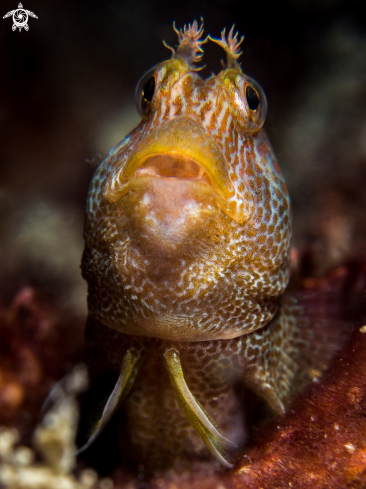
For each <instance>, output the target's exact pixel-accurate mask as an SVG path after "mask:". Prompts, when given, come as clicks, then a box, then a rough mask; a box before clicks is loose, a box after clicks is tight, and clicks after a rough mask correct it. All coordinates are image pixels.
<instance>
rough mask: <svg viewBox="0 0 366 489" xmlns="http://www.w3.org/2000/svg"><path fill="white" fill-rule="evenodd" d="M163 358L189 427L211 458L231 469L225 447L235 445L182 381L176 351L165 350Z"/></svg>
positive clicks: (171, 349) (181, 371)
mask: <svg viewBox="0 0 366 489" xmlns="http://www.w3.org/2000/svg"><path fill="white" fill-rule="evenodd" d="M163 358H164V362H165V366H166V369H167V370H168V373H169V377H170V382H171V384H172V386H173V389H174V391H175V393H176V396H177V401H178V403H179V405H180V407H181V408H182V410H183V411H184V413H185V415H186V416H187V418H188V420H189V421H190V423H191V425H192V426H193V428H194V429H195V430H196V431H197V433H198V434H199V435H200V436H201V438H202V439H203V441H204V442H205V444H206V446H207V448H208V449H209V450H210V452H211V453H212V454H213V456H214V457H215V458H216V459H217V460H218V461H219V462H221V463H222V464H223V465H225V467H228V468H231V467H233V466H232V464H230V463H229V462H228V461H227V460H226V458H225V457H226V452H225V446H233V447H236V445H235V444H234V443H232V442H231V441H230V440H228V439H227V438H225V437H224V436H223V435H222V434H221V433H220V432H219V431H218V429H217V427H216V425H215V423H214V422H213V421H212V420H211V419H210V417H209V415H208V414H207V413H206V412H205V410H204V409H203V408H202V406H201V405H200V404H199V402H198V401H197V400H196V399H195V398H194V396H193V394H192V393H191V391H190V390H189V388H188V386H187V384H186V381H185V380H184V375H183V370H182V365H181V363H180V359H179V353H178V351H177V350H176V349H174V348H166V349H165V350H164V351H163Z"/></svg>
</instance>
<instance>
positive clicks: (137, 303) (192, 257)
mask: <svg viewBox="0 0 366 489" xmlns="http://www.w3.org/2000/svg"><path fill="white" fill-rule="evenodd" d="M177 33H178V37H179V46H178V49H177V50H176V51H174V50H173V57H172V59H171V60H169V61H165V62H163V63H161V64H159V65H157V66H156V67H154V68H153V69H152V70H151V71H150V72H148V74H147V75H146V76H144V77H143V78H142V81H141V82H140V84H139V85H138V87H137V90H136V97H137V102H138V105H139V109H140V113H141V115H142V121H141V123H140V124H139V125H138V126H137V127H136V129H135V130H134V131H132V132H131V133H130V134H129V135H128V136H127V137H126V138H125V139H124V140H123V141H122V142H121V143H119V144H118V145H117V146H115V147H114V148H113V149H112V150H111V151H110V153H109V154H108V156H107V157H106V159H105V160H104V161H103V162H102V163H101V165H100V166H99V167H98V169H97V170H96V173H95V175H94V177H93V180H92V183H91V187H90V191H89V196H88V204H87V212H86V221H85V228H84V238H85V250H84V254H83V261H82V270H83V276H84V278H85V279H86V280H87V282H88V310H89V319H88V326H87V349H88V352H89V365H90V369H91V372H92V377H93V378H94V377H98V375H100V373H101V372H102V371H103V369H107V370H108V369H113V370H115V371H116V372H117V373H118V372H119V380H118V382H117V384H116V387H115V389H114V390H113V392H112V394H111V396H110V400H109V401H108V402H107V403H106V404H105V408H104V411H103V412H102V413H101V415H100V416H101V417H100V421H99V422H98V423H97V424H96V425H95V427H94V428H93V429H92V431H91V435H90V436H89V442H88V443H87V446H88V444H89V443H90V442H91V441H93V440H94V438H95V437H97V435H98V434H99V431H100V429H101V428H100V427H101V426H104V425H105V424H106V423H107V421H108V420H109V418H110V416H111V415H112V414H113V412H114V411H118V408H119V406H121V407H120V408H119V409H120V410H121V411H122V410H125V412H126V413H127V417H128V431H129V435H128V436H129V439H130V442H131V446H130V447H129V449H128V453H133V454H134V457H135V460H136V461H137V462H138V463H140V464H141V463H142V464H144V465H145V466H146V467H150V469H151V468H153V469H154V470H157V469H164V468H168V467H172V466H173V467H176V468H177V467H178V466H182V465H183V466H184V465H185V464H187V463H193V461H194V460H201V461H202V460H212V455H214V456H215V457H216V459H217V460H218V463H221V464H224V465H226V466H227V467H229V466H230V465H231V464H230V461H229V459H230V457H232V456H233V452H235V450H234V449H233V447H232V443H235V444H236V445H238V446H243V444H244V443H245V440H246V436H247V435H246V428H245V426H244V415H243V408H242V406H241V404H240V401H239V399H238V397H237V394H236V390H235V389H234V386H235V385H236V383H237V382H241V383H242V385H243V386H245V387H246V388H249V389H251V390H253V391H254V392H255V393H256V394H257V395H259V396H260V397H262V398H263V399H264V400H265V401H267V403H268V404H269V406H270V407H271V408H272V410H273V411H274V412H275V413H278V414H280V413H283V412H284V410H285V406H286V404H287V402H288V401H289V399H290V398H291V395H293V393H294V392H295V391H297V390H298V389H300V388H301V387H302V386H303V385H305V384H306V382H308V381H309V380H313V379H315V378H317V377H318V376H319V375H320V372H321V370H322V369H323V368H324V365H325V363H324V357H323V358H322V360H320V358H321V355H320V354H318V353H317V347H316V346H314V345H316V342H317V341H318V340H319V335H318V336H317V338H316V339H315V337H314V334H313V333H312V330H311V328H308V327H307V326H308V325H307V324H305V323H304V320H303V319H302V318H301V312H300V310H299V308H298V307H297V306H296V305H295V304H294V303H293V302H291V300H289V299H286V298H285V297H284V295H283V294H284V291H285V289H286V286H287V283H288V280H289V270H290V258H289V250H290V239H291V210H290V202H289V196H288V192H287V189H286V185H285V182H284V179H283V176H282V174H281V172H280V169H279V167H278V163H277V160H276V157H275V155H274V152H273V150H272V147H271V145H270V143H269V141H268V138H267V136H266V134H265V132H264V130H263V129H262V125H263V123H264V119H265V115H266V99H265V95H264V93H263V91H262V89H261V88H260V87H259V85H258V84H257V83H256V82H255V81H254V80H252V79H251V78H249V77H248V76H247V75H245V74H243V73H242V71H241V68H240V66H239V64H238V62H237V59H238V56H239V55H240V53H239V45H240V41H239V39H238V37H237V35H235V36H234V33H233V30H231V31H230V33H229V35H228V37H227V38H226V37H225V32H223V34H222V37H221V40H217V39H212V38H211V40H213V41H214V42H217V43H218V44H219V45H220V46H221V47H222V48H223V49H224V50H225V52H226V54H227V67H226V69H224V70H222V71H221V72H220V73H219V74H218V75H212V76H211V77H210V78H209V79H207V80H204V79H202V78H201V77H200V76H199V75H198V74H197V72H196V71H195V65H194V63H195V62H197V61H199V59H200V57H201V55H202V52H203V49H202V45H203V42H204V41H201V36H202V26H201V27H200V28H199V27H198V25H197V23H196V22H194V23H193V24H192V25H189V26H187V27H185V28H184V29H183V30H182V31H177ZM304 324H305V326H304ZM319 344H321V341H319ZM121 365H122V368H121ZM122 399H123V403H122V401H121V400H122ZM112 407H113V409H112ZM210 452H211V454H212V455H211V454H210Z"/></svg>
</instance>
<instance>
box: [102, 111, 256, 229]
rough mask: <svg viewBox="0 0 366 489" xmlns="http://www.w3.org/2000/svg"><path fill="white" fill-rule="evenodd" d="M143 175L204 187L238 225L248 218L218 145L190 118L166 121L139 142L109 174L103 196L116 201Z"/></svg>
mask: <svg viewBox="0 0 366 489" xmlns="http://www.w3.org/2000/svg"><path fill="white" fill-rule="evenodd" d="M124 151H125V149H124V148H121V155H120V156H119V155H118V153H117V155H114V158H117V161H118V159H119V158H121V159H123V158H124ZM144 176H150V177H156V178H168V179H176V180H183V181H186V182H187V181H188V182H194V183H202V184H205V185H207V186H209V187H210V188H211V189H212V191H213V193H214V195H215V196H216V198H217V201H218V203H219V205H220V207H221V209H222V210H223V211H224V212H225V213H226V214H227V215H228V216H229V217H231V218H232V219H234V220H236V221H238V222H244V221H245V220H247V219H248V217H249V214H248V212H246V211H245V209H244V203H243V202H241V203H240V207H242V208H243V209H241V208H239V209H237V202H236V201H235V199H236V190H235V187H234V185H233V183H232V181H231V178H230V176H229V172H228V165H227V162H226V160H225V158H224V156H223V154H222V151H221V150H220V148H219V146H218V145H217V144H216V142H214V141H213V140H212V138H210V137H209V136H208V135H207V134H206V132H205V131H204V130H203V129H202V128H201V127H200V126H199V125H198V124H197V123H196V122H194V121H192V120H190V119H186V118H182V119H174V120H172V121H169V122H168V123H167V124H165V125H163V126H162V127H160V128H158V129H156V130H155V131H152V132H151V133H150V134H149V135H148V136H146V137H145V138H144V139H142V141H140V142H139V143H138V144H137V146H136V149H135V151H133V152H132V153H131V155H130V156H129V158H128V160H127V161H126V163H124V164H123V165H121V166H120V167H119V168H118V170H117V169H116V171H112V172H111V174H110V176H109V178H108V181H107V185H106V188H105V191H104V196H105V197H106V198H107V200H109V202H112V203H113V202H117V201H118V200H119V199H120V198H121V197H122V196H123V195H125V194H126V192H128V191H129V189H130V188H131V185H130V183H131V182H132V181H136V179H138V178H139V177H144ZM249 205H251V202H249Z"/></svg>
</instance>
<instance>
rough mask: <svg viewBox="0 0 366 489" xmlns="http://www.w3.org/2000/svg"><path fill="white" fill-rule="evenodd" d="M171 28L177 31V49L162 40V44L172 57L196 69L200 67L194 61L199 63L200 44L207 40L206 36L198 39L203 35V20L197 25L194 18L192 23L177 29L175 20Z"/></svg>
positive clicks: (200, 54)
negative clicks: (170, 52)
mask: <svg viewBox="0 0 366 489" xmlns="http://www.w3.org/2000/svg"><path fill="white" fill-rule="evenodd" d="M173 29H174V30H175V32H176V33H177V36H178V41H179V45H178V47H177V49H176V50H175V49H173V48H172V47H171V46H168V45H167V44H166V43H165V42H164V46H166V47H167V48H168V49H170V50H171V51H172V53H173V54H172V58H174V59H179V60H180V61H183V62H184V63H186V64H188V65H189V67H190V68H191V69H192V70H194V71H198V70H201V69H202V67H196V66H195V65H194V63H199V62H200V61H201V59H202V56H203V49H202V47H201V46H202V44H204V43H205V42H207V40H208V38H206V39H203V40H202V41H200V39H201V37H202V35H203V22H202V24H201V25H200V26H198V22H197V21H196V20H195V21H193V23H192V24H185V25H184V27H183V29H179V30H178V29H177V28H176V27H175V22H173Z"/></svg>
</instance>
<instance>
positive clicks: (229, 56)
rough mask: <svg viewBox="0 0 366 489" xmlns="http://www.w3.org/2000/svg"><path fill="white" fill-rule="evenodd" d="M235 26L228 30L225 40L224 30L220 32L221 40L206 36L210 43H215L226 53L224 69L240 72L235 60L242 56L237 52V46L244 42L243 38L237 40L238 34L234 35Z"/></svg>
mask: <svg viewBox="0 0 366 489" xmlns="http://www.w3.org/2000/svg"><path fill="white" fill-rule="evenodd" d="M234 29H235V24H234V25H233V26H232V28H231V29H230V32H229V34H228V36H227V39H226V35H225V33H226V28H225V29H224V30H223V31H222V32H221V39H216V38H214V37H211V36H208V39H210V41H213V42H215V43H216V44H218V45H219V46H221V47H222V48H223V49H224V51H225V53H226V68H229V69H233V70H238V71H242V70H241V67H240V64H239V63H238V61H237V59H238V58H239V57H240V56H241V55H242V51H239V46H240V44H241V43H242V42H243V40H244V36H241V38H240V39H239V37H238V36H239V32H236V33H235V34H234Z"/></svg>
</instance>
